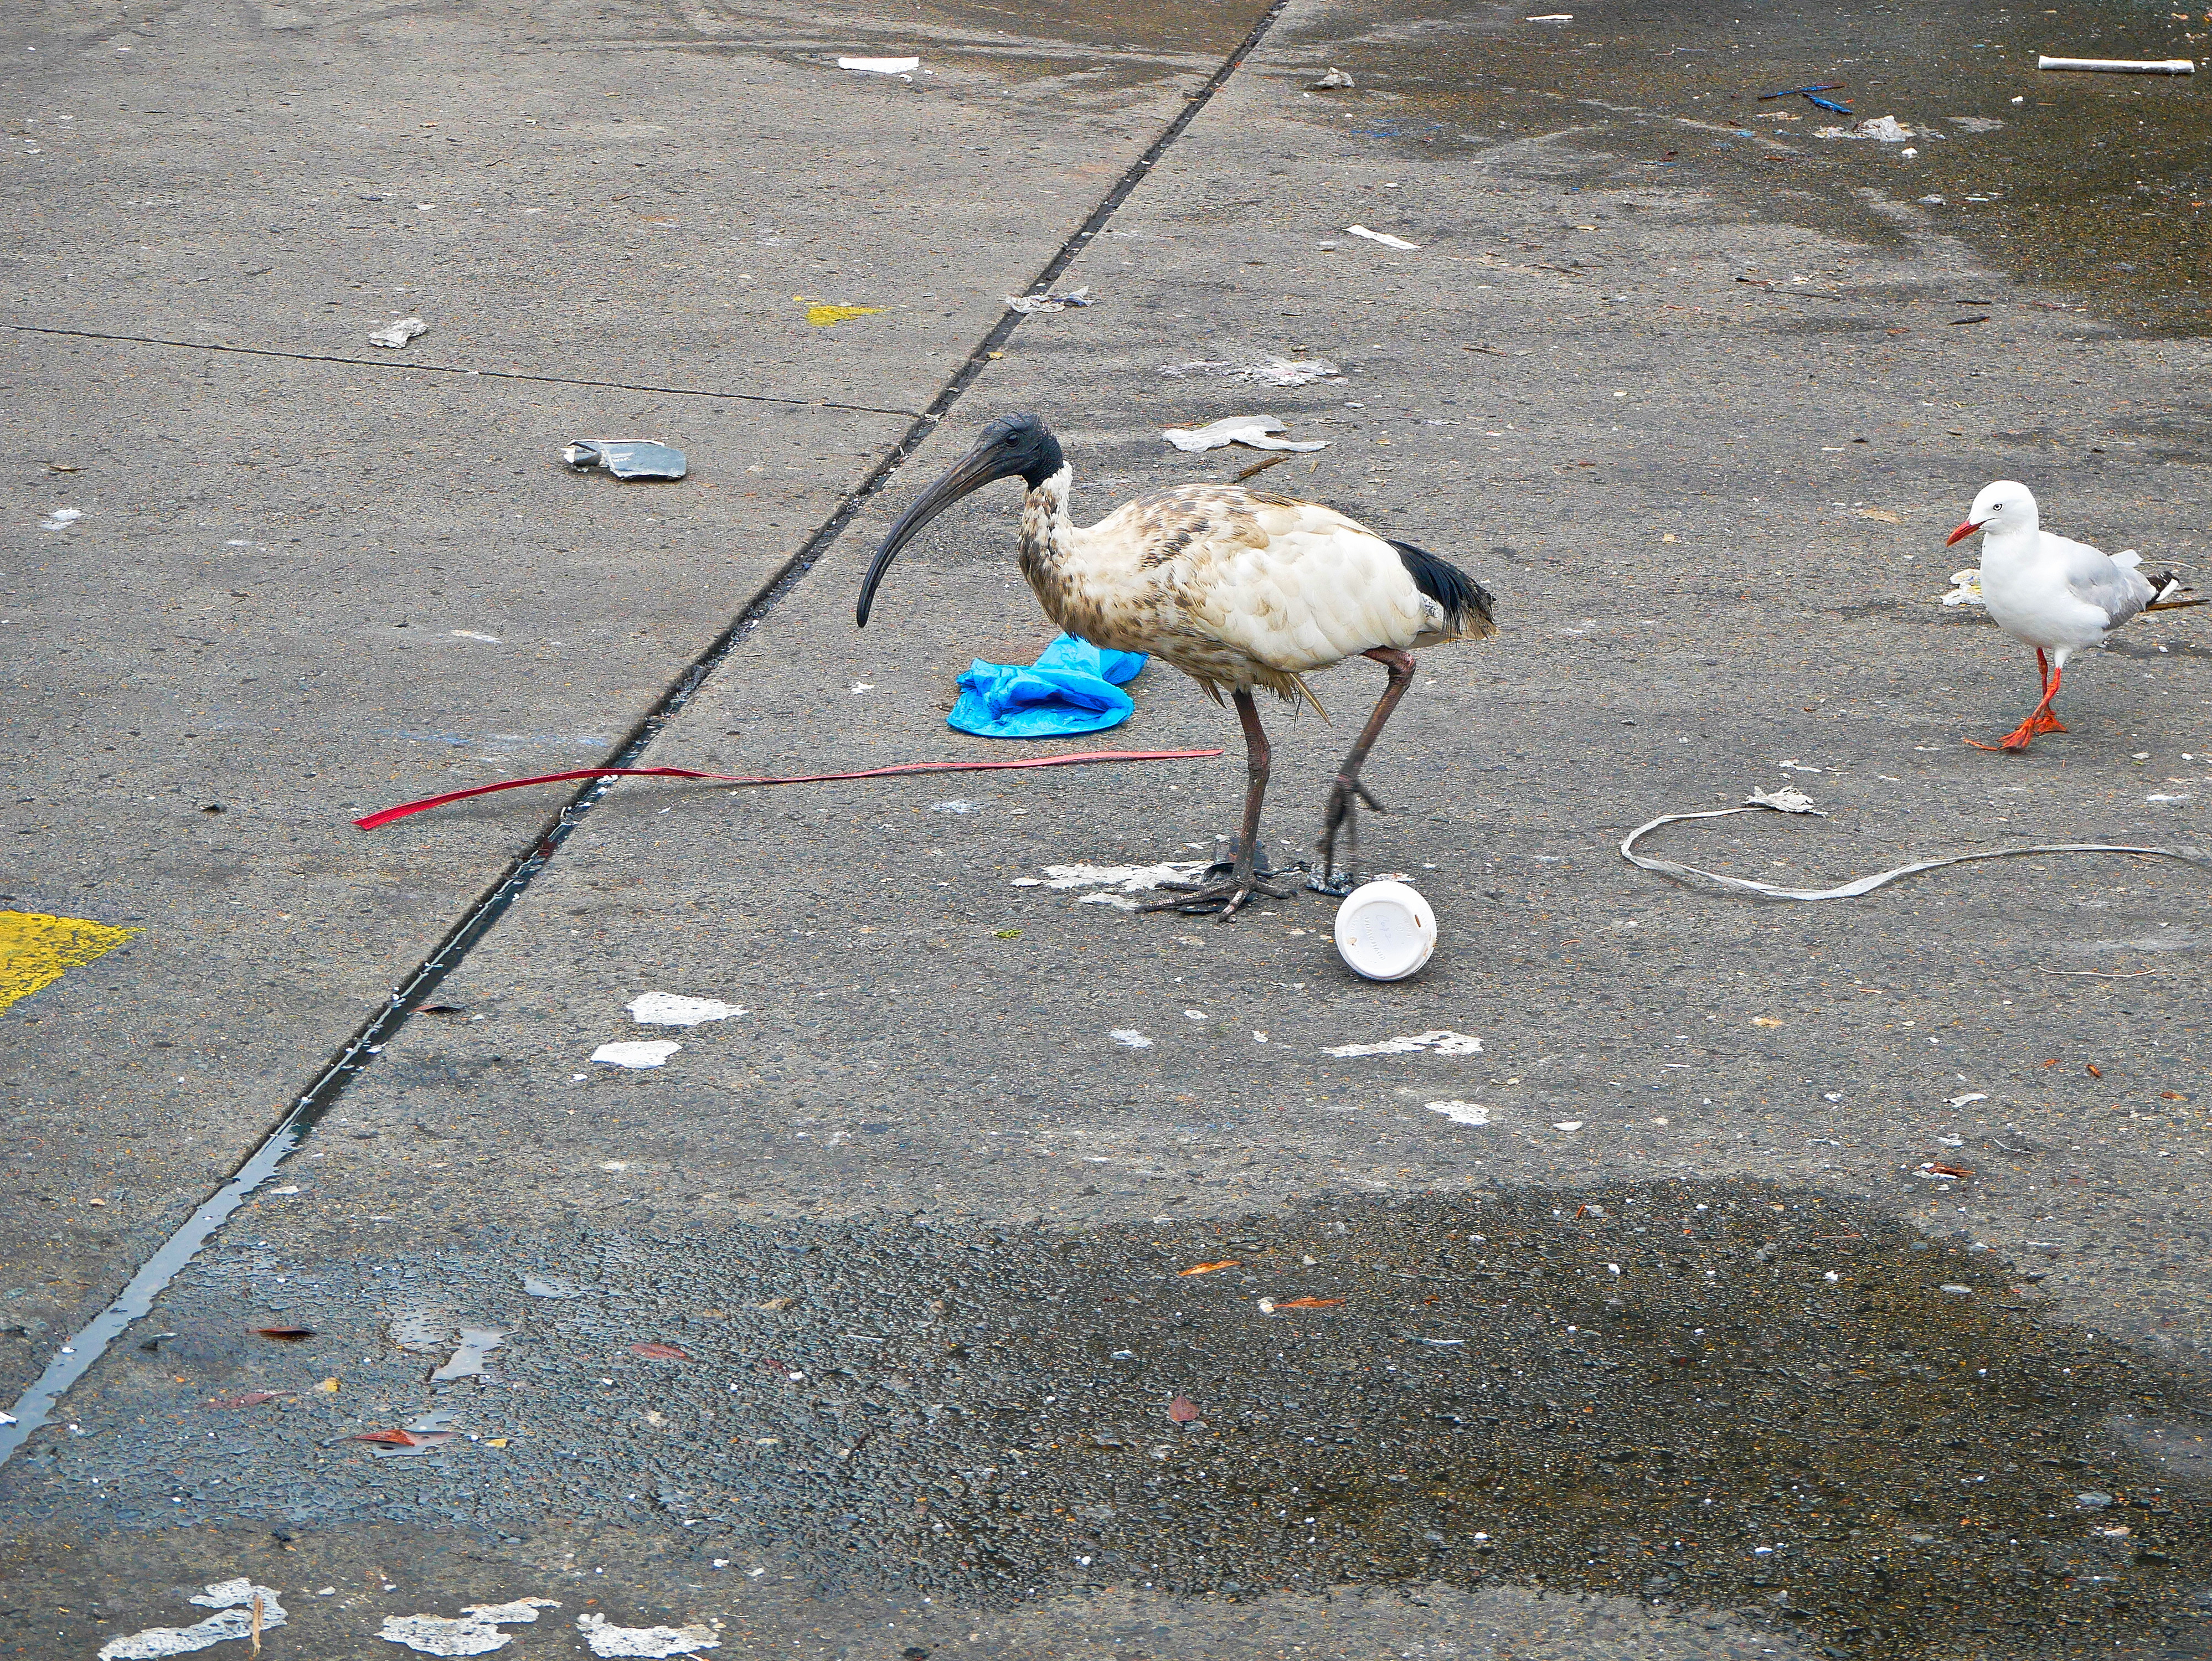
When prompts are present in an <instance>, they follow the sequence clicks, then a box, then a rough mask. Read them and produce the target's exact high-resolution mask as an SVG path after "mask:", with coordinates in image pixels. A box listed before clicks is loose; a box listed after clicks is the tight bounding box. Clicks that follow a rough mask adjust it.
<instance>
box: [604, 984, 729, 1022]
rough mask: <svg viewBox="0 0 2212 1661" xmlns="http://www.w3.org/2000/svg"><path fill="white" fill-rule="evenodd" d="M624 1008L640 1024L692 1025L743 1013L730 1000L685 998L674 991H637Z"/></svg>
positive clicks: (725, 1018)
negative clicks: (725, 1001) (722, 1001)
mask: <svg viewBox="0 0 2212 1661" xmlns="http://www.w3.org/2000/svg"><path fill="white" fill-rule="evenodd" d="M624 1007H626V1008H627V1009H628V1010H629V1018H630V1019H632V1020H634V1021H635V1022H636V1023H637V1024H638V1025H641V1026H696V1025H699V1023H700V1022H702V1021H720V1020H727V1019H729V1018H730V1017H731V1016H732V1015H742V1014H744V1013H745V1012H744V1010H742V1009H740V1008H738V1007H737V1005H735V1004H733V1003H719V1002H717V1001H715V1000H714V999H713V998H687V997H684V996H683V995H681V994H679V993H675V992H641V993H639V994H638V995H637V996H635V998H632V999H631V1000H630V1001H629V1003H628V1004H627V1005H625V1006H624Z"/></svg>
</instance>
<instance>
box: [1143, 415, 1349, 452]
mask: <svg viewBox="0 0 2212 1661" xmlns="http://www.w3.org/2000/svg"><path fill="white" fill-rule="evenodd" d="M1287 430H1289V429H1287V428H1285V426H1284V425H1283V423H1281V422H1279V421H1278V420H1276V419H1275V417H1273V416H1266V415H1263V416H1225V417H1222V418H1221V419H1220V420H1219V421H1213V422H1208V423H1206V425H1205V426H1203V427H1170V428H1167V429H1165V430H1164V431H1163V432H1162V433H1161V434H1160V436H1161V437H1162V438H1164V439H1165V440H1167V441H1168V442H1169V443H1170V444H1172V445H1174V446H1175V447H1176V449H1178V450H1183V451H1187V452H1188V453H1190V454H1193V455H1196V454H1197V453H1200V451H1202V450H1218V449H1220V448H1222V447H1224V446H1225V445H1230V444H1242V445H1243V446H1244V447H1246V448H1248V449H1253V450H1293V451H1296V452H1297V453H1301V454H1303V453H1305V452H1307V451H1309V450H1326V449H1327V448H1328V443H1329V441H1328V440H1327V439H1325V438H1317V439H1309V440H1307V441H1304V442H1303V443H1300V442H1297V441H1294V440H1291V439H1287V438H1275V437H1272V436H1270V435H1272V434H1275V433H1280V432H1285V431H1287Z"/></svg>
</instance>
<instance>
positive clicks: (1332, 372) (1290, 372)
mask: <svg viewBox="0 0 2212 1661" xmlns="http://www.w3.org/2000/svg"><path fill="white" fill-rule="evenodd" d="M1160 373H1161V374H1164V375H1166V376H1167V377H1168V378H1169V379H1170V380H1182V378H1183V377H1185V376H1186V375H1194V374H1218V375H1226V376H1228V377H1229V378H1230V379H1231V380H1249V381H1254V382H1256V383H1257V384H1259V385H1260V386H1311V385H1312V384H1313V383H1314V382H1315V381H1316V380H1343V379H1344V371H1343V370H1342V369H1341V368H1339V367H1338V366H1337V365H1336V364H1334V363H1332V362H1329V361H1328V359H1327V358H1325V357H1278V356H1275V355H1274V354H1273V353H1272V352H1271V353H1269V354H1268V355H1267V356H1265V357H1263V358H1261V360H1260V361H1259V362H1257V363H1239V362H1237V361H1236V360H1235V359H1234V358H1227V357H1199V358H1193V359H1192V360H1191V361H1190V362H1188V363H1163V364H1161V365H1160Z"/></svg>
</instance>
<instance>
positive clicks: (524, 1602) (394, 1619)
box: [377, 1597, 561, 1655]
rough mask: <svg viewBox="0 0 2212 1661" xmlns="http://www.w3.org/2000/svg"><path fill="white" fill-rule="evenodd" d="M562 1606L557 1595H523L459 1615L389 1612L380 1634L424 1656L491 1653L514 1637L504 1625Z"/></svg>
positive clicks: (474, 1607)
mask: <svg viewBox="0 0 2212 1661" xmlns="http://www.w3.org/2000/svg"><path fill="white" fill-rule="evenodd" d="M560 1607H561V1603H560V1600H559V1599H557V1598H553V1597H521V1598H517V1599H516V1600H515V1601H514V1602H513V1603H471V1604H470V1605H469V1606H468V1607H467V1608H465V1609H463V1610H462V1611H461V1613H460V1615H459V1616H458V1617H454V1616H450V1615H386V1616H385V1618H384V1628H383V1630H382V1631H380V1632H379V1633H378V1634H377V1636H378V1637H380V1638H381V1639H383V1640H385V1641H386V1642H387V1643H392V1644H401V1645H404V1646H406V1647H407V1648H409V1649H410V1650H414V1651H416V1652H417V1653H419V1654H422V1655H489V1654H490V1653H491V1652H493V1651H494V1650H501V1649H505V1648H506V1647H507V1645H508V1643H510V1642H511V1641H512V1640H513V1636H514V1634H512V1633H505V1632H501V1630H500V1628H501V1627H503V1626H513V1625H524V1624H527V1623H529V1622H532V1621H536V1620H537V1619H538V1610H540V1609H559V1608H560Z"/></svg>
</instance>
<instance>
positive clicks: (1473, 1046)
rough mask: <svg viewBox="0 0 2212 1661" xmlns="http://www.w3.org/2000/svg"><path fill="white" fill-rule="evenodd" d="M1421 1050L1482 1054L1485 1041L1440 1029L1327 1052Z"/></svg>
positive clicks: (1376, 1053)
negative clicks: (1414, 1035)
mask: <svg viewBox="0 0 2212 1661" xmlns="http://www.w3.org/2000/svg"><path fill="white" fill-rule="evenodd" d="M1415 1050H1429V1051H1431V1052H1432V1053H1433V1054H1436V1055H1438V1056H1479V1055H1480V1054H1481V1053H1482V1040H1481V1039H1480V1038H1471V1037H1468V1035H1467V1034H1466V1033H1464V1032H1453V1031H1446V1030H1443V1029H1439V1030H1438V1031H1434V1032H1423V1033H1420V1034H1419V1035H1418V1036H1416V1037H1410V1038H1385V1039H1383V1042H1382V1043H1346V1044H1339V1045H1337V1047H1336V1048H1335V1049H1334V1050H1329V1051H1328V1052H1327V1053H1328V1054H1329V1055H1331V1056H1407V1055H1411V1054H1412V1053H1413V1051H1415Z"/></svg>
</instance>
